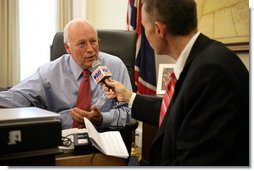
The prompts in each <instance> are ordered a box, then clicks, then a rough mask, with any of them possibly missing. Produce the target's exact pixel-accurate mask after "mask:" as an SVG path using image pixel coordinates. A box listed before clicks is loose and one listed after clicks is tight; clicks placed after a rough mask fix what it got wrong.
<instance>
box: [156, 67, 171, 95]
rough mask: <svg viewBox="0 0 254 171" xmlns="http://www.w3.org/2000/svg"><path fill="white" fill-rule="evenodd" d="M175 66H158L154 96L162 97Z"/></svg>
mask: <svg viewBox="0 0 254 171" xmlns="http://www.w3.org/2000/svg"><path fill="white" fill-rule="evenodd" d="M174 67H175V64H159V70H158V79H157V89H156V94H157V95H162V94H164V93H165V91H166V84H167V82H168V80H169V76H170V73H171V72H173V69H174Z"/></svg>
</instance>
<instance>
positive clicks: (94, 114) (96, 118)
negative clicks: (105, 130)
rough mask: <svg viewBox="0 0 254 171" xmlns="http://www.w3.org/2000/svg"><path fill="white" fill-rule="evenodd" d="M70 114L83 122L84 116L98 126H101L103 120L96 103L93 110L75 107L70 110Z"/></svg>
mask: <svg viewBox="0 0 254 171" xmlns="http://www.w3.org/2000/svg"><path fill="white" fill-rule="evenodd" d="M70 114H71V117H72V119H73V120H74V121H76V122H79V123H82V124H84V117H86V118H87V119H89V120H90V121H91V122H92V123H93V124H94V125H96V126H101V124H102V121H103V117H102V114H101V112H100V111H99V109H97V108H96V106H94V105H93V106H92V110H91V112H88V111H85V110H82V109H79V108H77V107H75V108H73V109H72V110H71V111H70Z"/></svg>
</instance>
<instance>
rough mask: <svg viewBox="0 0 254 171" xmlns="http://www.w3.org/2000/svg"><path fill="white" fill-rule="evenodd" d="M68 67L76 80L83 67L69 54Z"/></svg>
mask: <svg viewBox="0 0 254 171" xmlns="http://www.w3.org/2000/svg"><path fill="white" fill-rule="evenodd" d="M70 68H71V71H72V73H73V75H74V77H75V79H76V80H78V79H79V77H80V75H81V73H82V72H83V69H82V68H81V67H80V66H79V65H78V64H77V63H76V62H75V61H74V59H73V58H72V56H71V55H70Z"/></svg>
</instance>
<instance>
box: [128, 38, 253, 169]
mask: <svg viewBox="0 0 254 171" xmlns="http://www.w3.org/2000/svg"><path fill="white" fill-rule="evenodd" d="M160 106H161V101H155V100H152V99H149V98H145V97H143V96H140V95H137V96H136V98H135V100H134V103H133V106H132V116H133V117H134V118H136V119H138V120H141V121H144V122H146V123H150V124H152V125H155V126H158V120H159V111H160ZM150 165H196V166H198V165H210V166H213V165H215V166H218V165H224V166H227V165H249V73H248V71H247V69H246V68H245V67H244V65H243V64H242V62H241V61H240V59H238V58H237V57H236V55H235V54H233V53H232V52H231V51H229V50H228V49H226V48H225V47H224V46H223V45H222V44H221V43H218V42H215V41H213V40H210V39H209V38H207V37H206V36H204V35H203V34H200V35H199V37H198V39H197V40H196V42H195V44H194V45H193V48H192V50H191V53H190V55H189V57H188V59H187V62H186V64H185V67H184V69H183V71H182V73H181V75H180V78H179V80H177V83H176V87H175V93H174V96H173V99H172V101H171V104H170V107H169V109H168V111H167V113H166V116H165V118H164V120H163V123H162V125H161V127H160V128H159V130H158V132H157V134H156V136H155V139H154V141H153V143H152V145H151V149H150Z"/></svg>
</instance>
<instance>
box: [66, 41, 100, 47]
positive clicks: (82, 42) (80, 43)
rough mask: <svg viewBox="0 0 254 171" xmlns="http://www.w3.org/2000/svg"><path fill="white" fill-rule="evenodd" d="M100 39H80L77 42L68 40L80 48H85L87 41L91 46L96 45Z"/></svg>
mask: <svg viewBox="0 0 254 171" xmlns="http://www.w3.org/2000/svg"><path fill="white" fill-rule="evenodd" d="M99 41H100V39H91V40H80V41H79V42H78V43H74V42H70V43H72V44H74V45H75V46H76V47H78V48H80V49H83V48H84V49H86V48H87V45H88V42H89V44H90V45H91V46H97V45H98V42H99Z"/></svg>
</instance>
